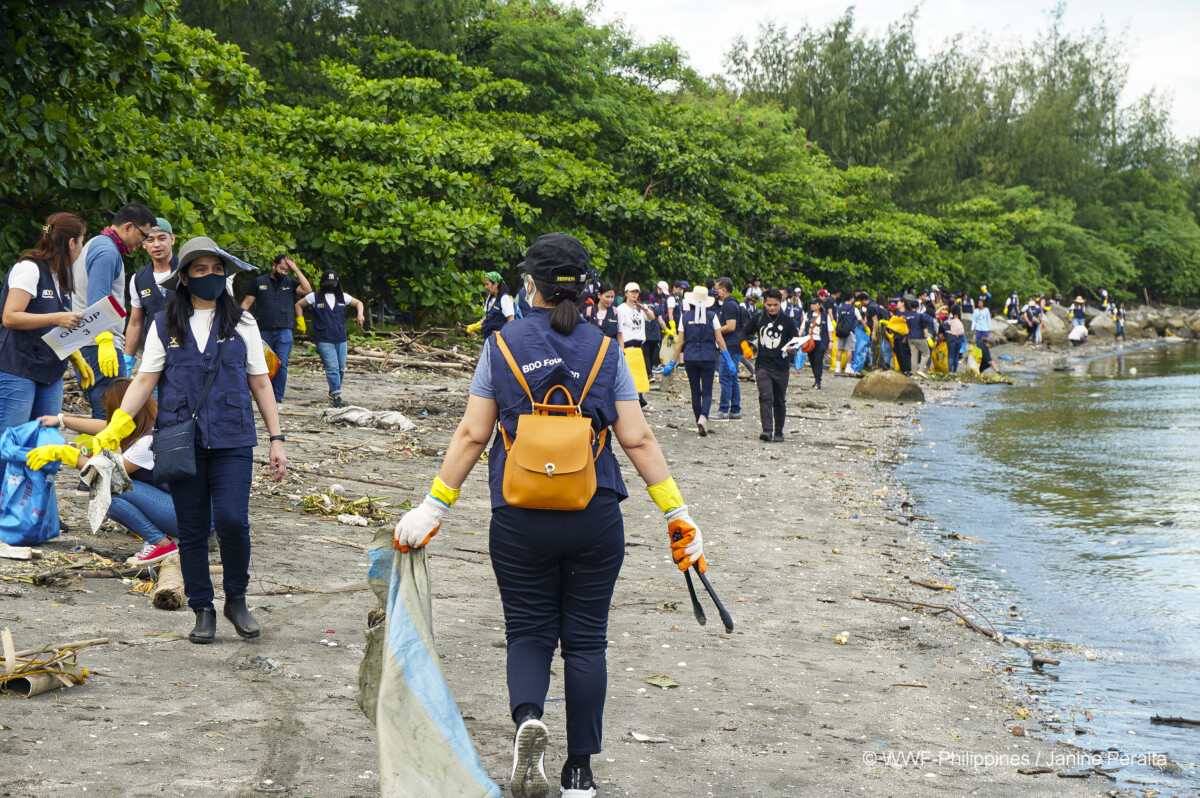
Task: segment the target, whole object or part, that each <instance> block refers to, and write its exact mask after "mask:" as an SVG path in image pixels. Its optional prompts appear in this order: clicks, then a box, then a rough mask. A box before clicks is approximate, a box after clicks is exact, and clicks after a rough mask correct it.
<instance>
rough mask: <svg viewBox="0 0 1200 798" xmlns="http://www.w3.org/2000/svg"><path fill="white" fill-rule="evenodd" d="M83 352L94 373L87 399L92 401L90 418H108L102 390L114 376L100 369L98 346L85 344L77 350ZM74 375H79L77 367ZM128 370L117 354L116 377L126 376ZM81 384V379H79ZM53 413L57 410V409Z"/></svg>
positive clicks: (105, 389) (104, 389) (103, 390)
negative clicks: (103, 372) (94, 376)
mask: <svg viewBox="0 0 1200 798" xmlns="http://www.w3.org/2000/svg"><path fill="white" fill-rule="evenodd" d="M79 351H80V352H81V353H83V359H84V360H86V361H87V364H88V365H89V366H91V367H92V373H93V374H95V375H96V384H95V385H93V386H92V387H91V388H89V389H88V391H87V395H88V401H89V402H91V403H92V418H108V414H107V413H105V412H104V392H105V391H107V390H108V386H109V385H110V384H111V383H112V381H113V380H114V379H116V377H105V376H104V374H102V373H101V371H100V358H99V354H98V353H99V351H100V347H99V346H85V347H84V348H83V349H80V350H79ZM75 374H76V376H78V375H79V369H75ZM128 376H129V370H128V369H127V368H126V367H125V358H123V357H121V355H120V354H119V353H118V354H117V377H128ZM80 384H81V385H82V384H83V382H82V380H81V381H80ZM54 412H55V413H57V412H59V411H57V410H55V411H54Z"/></svg>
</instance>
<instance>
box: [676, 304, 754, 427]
mask: <svg viewBox="0 0 1200 798" xmlns="http://www.w3.org/2000/svg"><path fill="white" fill-rule="evenodd" d="M716 301H717V300H716V298H715V297H711V296H709V295H708V289H707V288H705V287H704V286H702V285H698V286H696V287H695V288H693V289H692V292H691V293H690V294H687V295H685V296H684V298H683V315H682V316H681V317H680V318H679V323H678V326H677V327H676V328H675V329H676V332H677V333H678V335H677V336H676V339H675V351H674V353H673V354H672V355H671V362H670V363H668V364H667V365H666V366H664V367H663V376H664V377H669V376H671V372H673V371H674V370H675V368H676V366H677V365H678V364H679V363H683V370H684V371H686V372H687V378H688V385H689V386H691V389H692V415H694V416H695V417H696V432H698V433H700V437H705V436H707V435H708V432H709V430H708V414H709V412H710V411H711V410H712V388H713V376H714V375H715V373H716V368H717V357H718V354H719V356H720V359H721V362H722V363H724V364H725V368H726V369H730V370H734V369H736V367H735V366H734V365H733V358H732V357H731V356H730V354H729V350H728V349H726V348H725V337H724V336H723V335H721V314H719V313H717V312H716V311H715V310H712V306H713V304H715V303H716Z"/></svg>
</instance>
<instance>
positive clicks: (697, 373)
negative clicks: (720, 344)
mask: <svg viewBox="0 0 1200 798" xmlns="http://www.w3.org/2000/svg"><path fill="white" fill-rule="evenodd" d="M683 370H684V371H686V372H687V378H688V385H689V386H691V389H692V415H694V416H695V417H696V420H697V421H699V420H700V416H704V417H705V418H708V416H709V411H710V410H711V409H712V387H713V375H715V374H716V373H717V364H716V362H715V361H712V360H703V361H696V362H693V361H691V360H685V361H683Z"/></svg>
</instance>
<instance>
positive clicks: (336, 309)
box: [289, 292, 349, 344]
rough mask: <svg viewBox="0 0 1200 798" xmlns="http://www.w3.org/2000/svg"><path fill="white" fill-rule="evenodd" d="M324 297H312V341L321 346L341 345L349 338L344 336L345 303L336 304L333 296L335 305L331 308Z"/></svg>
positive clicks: (335, 295) (336, 301) (322, 295)
mask: <svg viewBox="0 0 1200 798" xmlns="http://www.w3.org/2000/svg"><path fill="white" fill-rule="evenodd" d="M325 296H326V295H325V293H324V292H318V293H317V295H316V296H315V297H313V300H314V302H315V304H314V305H313V340H314V341H317V342H318V343H323V344H340V343H343V342H345V341H346V340H347V339H348V338H349V336H347V335H346V303H345V302H338V298H337V294H333V295H332V296H333V301H334V302H335V303H336V304H334V305H332V306H331V305H330V304H329V302H328V301H326V299H325ZM293 307H294V306H293ZM289 326H290V325H289Z"/></svg>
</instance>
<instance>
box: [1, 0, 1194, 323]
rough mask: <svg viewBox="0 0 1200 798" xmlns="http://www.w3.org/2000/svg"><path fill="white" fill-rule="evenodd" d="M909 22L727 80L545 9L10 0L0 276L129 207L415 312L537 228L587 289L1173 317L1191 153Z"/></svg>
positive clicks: (463, 295)
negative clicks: (695, 287) (599, 277)
mask: <svg viewBox="0 0 1200 798" xmlns="http://www.w3.org/2000/svg"><path fill="white" fill-rule="evenodd" d="M912 24H913V23H912V22H911V21H910V22H909V23H907V24H906V25H902V26H899V27H897V28H895V29H893V30H892V31H891V32H889V34H888V36H887V37H886V38H884V39H882V40H879V41H876V40H872V39H869V38H867V37H865V36H864V35H862V34H857V33H855V32H854V28H853V21H852V18H850V17H847V18H846V19H845V20H843V21H842V22H840V23H838V24H837V25H835V26H834V27H833V28H831V29H830V30H828V31H813V30H808V29H804V30H802V31H801V32H800V33H799V34H796V35H790V34H787V33H786V31H782V30H779V29H775V28H765V29H764V31H763V35H762V36H761V37H760V39H759V41H758V43H757V44H756V46H755V47H754V49H753V50H752V49H751V48H750V47H749V46H747V45H745V44H739V45H737V46H736V47H735V48H734V50H733V51H732V53H731V55H730V70H731V76H732V81H733V82H732V83H731V84H730V85H729V86H725V85H714V84H712V83H711V82H706V81H704V80H701V79H700V78H698V77H697V76H696V75H695V73H694V72H692V71H691V70H690V69H689V68H688V67H687V64H686V58H685V57H684V55H683V54H682V53H680V52H679V51H678V50H677V49H676V48H675V47H674V46H673V45H671V44H670V43H668V42H658V43H654V44H651V45H644V44H642V43H640V42H638V41H637V40H636V38H635V37H633V36H632V35H631V34H630V33H629V31H627V30H626V29H624V28H623V27H621V26H620V25H599V24H597V23H596V22H594V21H593V19H592V15H591V11H590V10H588V9H583V10H580V9H576V8H572V7H560V6H559V5H556V4H554V3H552V2H550V1H549V0H510V1H509V2H500V1H499V0H436V2H415V0H359V1H358V2H354V3H350V2H347V1H346V0H288V1H287V2H284V0H135V2H117V1H116V0H47V1H46V2H32V1H31V2H26V3H21V2H15V3H7V4H4V5H0V29H3V30H4V31H5V33H4V36H5V37H6V41H5V43H4V44H5V47H4V53H3V55H2V56H0V57H2V58H3V59H4V65H3V72H2V73H0V99H2V100H3V109H2V110H0V134H2V137H0V254H2V255H3V257H4V259H5V260H6V261H7V262H9V263H11V262H12V259H13V257H14V256H15V255H16V253H17V252H19V251H20V250H21V249H23V248H25V247H27V246H28V245H29V244H31V243H32V242H33V240H34V239H35V237H36V236H35V234H36V231H37V228H38V226H40V224H41V222H42V220H43V219H44V218H45V216H46V215H48V214H49V213H50V212H52V211H54V210H59V209H65V210H73V211H76V212H80V213H83V214H84V215H85V216H86V217H87V218H88V221H89V224H90V225H91V227H92V229H93V230H96V229H98V228H99V227H100V226H101V225H102V224H103V223H104V222H105V221H106V219H107V218H110V217H111V213H112V212H113V211H114V210H115V209H116V208H117V207H119V206H120V205H121V204H122V203H124V202H128V201H140V202H144V203H146V204H147V205H149V206H150V207H151V208H152V209H154V210H155V211H156V212H158V213H159V214H160V215H163V216H167V217H169V218H170V219H171V220H172V222H173V223H174V225H175V229H176V231H177V232H178V233H181V234H182V235H184V236H186V235H195V234H199V233H201V232H203V233H205V234H208V235H212V236H214V237H216V238H217V239H218V240H219V241H222V242H223V243H224V244H226V245H227V246H230V247H232V248H234V249H236V250H239V251H241V252H243V253H244V254H245V256H246V257H248V258H249V259H250V260H253V261H257V262H258V263H263V262H264V261H265V260H266V259H268V258H269V256H270V255H272V254H273V253H275V252H277V251H281V250H283V249H287V250H290V251H292V252H294V253H295V254H296V256H297V260H298V261H300V262H301V263H302V264H303V265H306V266H307V267H308V268H320V267H324V266H329V267H333V268H336V269H338V270H340V271H341V272H342V273H343V275H344V276H345V278H346V281H347V282H348V283H349V285H350V286H351V287H352V290H353V291H354V292H355V293H360V292H361V293H362V294H364V295H369V296H372V297H376V298H386V299H387V300H388V301H389V302H393V303H398V304H400V305H401V306H403V307H406V308H408V309H410V310H412V311H413V312H414V313H416V314H418V315H424V314H433V315H436V316H442V317H455V316H466V315H471V314H472V313H473V311H472V310H471V309H470V307H469V306H470V304H471V302H470V298H471V297H472V295H473V294H475V293H476V292H477V290H478V274H479V272H480V271H481V270H487V269H492V268H499V269H501V270H502V271H504V270H509V273H510V274H511V269H512V267H513V265H514V264H515V263H516V262H517V261H519V260H520V257H521V253H522V252H523V251H524V248H525V247H526V246H528V244H529V243H530V242H531V241H532V240H533V239H534V238H536V237H537V236H538V235H539V234H541V233H543V232H547V231H550V230H565V231H568V232H571V233H573V234H575V235H576V236H578V237H579V238H580V239H581V240H583V241H584V242H585V243H586V244H587V245H588V247H589V249H591V251H592V252H593V256H594V258H595V260H596V262H597V264H598V266H599V267H600V268H601V269H602V270H603V271H604V272H605V274H606V276H608V277H610V278H612V279H613V280H614V281H623V280H625V279H629V278H633V279H643V280H644V279H648V278H650V277H655V278H658V277H662V278H668V279H670V278H677V277H687V278H690V279H693V280H694V279H696V278H702V277H705V276H717V275H718V274H732V275H733V276H735V277H738V278H748V277H750V276H751V275H761V276H763V277H764V278H766V279H768V280H771V279H776V278H777V279H780V280H782V279H787V280H789V281H796V282H799V283H801V284H806V285H813V284H825V285H830V284H839V285H841V284H845V285H851V284H852V285H854V286H858V285H862V286H865V287H868V288H870V289H872V290H873V289H876V288H879V289H895V288H898V287H900V286H902V285H908V284H918V283H927V282H931V281H932V282H939V283H949V284H950V285H952V286H955V287H958V286H962V287H972V288H973V287H974V284H975V283H979V282H985V283H987V284H989V286H990V287H992V289H993V291H997V290H1006V289H1008V288H1018V289H1020V290H1023V291H1028V290H1035V289H1057V290H1061V291H1064V292H1065V291H1073V290H1076V289H1077V288H1078V289H1095V288H1099V287H1101V286H1104V287H1108V288H1110V289H1116V290H1123V291H1130V292H1132V291H1140V289H1141V287H1142V286H1146V287H1147V288H1148V289H1149V290H1150V291H1151V292H1152V293H1153V294H1155V295H1157V296H1160V297H1164V298H1182V297H1191V296H1195V295H1196V294H1197V293H1200V229H1198V228H1197V225H1196V216H1195V212H1196V209H1197V207H1198V206H1197V202H1198V200H1200V147H1198V146H1197V144H1196V142H1192V143H1190V144H1189V145H1187V146H1180V145H1178V144H1176V143H1175V142H1174V141H1173V140H1172V139H1171V138H1170V136H1169V135H1168V134H1167V132H1166V131H1167V119H1166V115H1165V111H1163V110H1162V109H1161V108H1160V107H1159V105H1158V104H1157V103H1156V102H1155V101H1154V100H1153V98H1150V99H1147V100H1146V101H1144V102H1143V103H1141V104H1139V105H1138V106H1136V107H1134V108H1119V107H1117V106H1116V105H1115V102H1116V99H1115V97H1116V93H1119V88H1120V85H1119V84H1120V79H1121V78H1122V76H1123V72H1122V67H1121V66H1120V63H1121V62H1120V59H1119V57H1118V56H1120V50H1119V48H1117V47H1116V46H1115V45H1112V44H1110V43H1109V42H1108V41H1107V39H1105V38H1104V37H1103V35H1102V33H1100V34H1094V35H1091V36H1089V37H1084V38H1083V39H1082V40H1071V39H1067V38H1065V37H1063V36H1062V35H1061V34H1060V33H1058V32H1057V31H1056V30H1054V31H1051V33H1049V34H1047V39H1046V41H1044V42H1039V43H1038V44H1036V45H1034V46H1033V47H1032V48H1031V49H1030V50H1029V51H1028V52H1025V51H1023V52H1021V53H1016V54H1010V55H1011V58H1010V59H1009V60H1008V61H1002V62H995V63H998V64H999V66H985V65H987V64H992V63H993V62H994V59H992V58H990V57H988V56H987V55H986V54H985V53H983V52H982V51H980V52H975V51H972V52H970V53H968V52H966V51H965V50H960V49H957V48H956V49H952V50H951V51H950V52H948V53H946V54H942V55H939V56H937V57H935V58H933V59H925V60H922V59H920V58H918V57H917V56H916V55H915V49H914V48H913V47H912ZM1050 53H1059V54H1060V56H1061V57H1058V56H1056V57H1051V55H1050ZM815 66H820V67H821V68H820V69H816V68H814V67H815ZM1006 81H1007V82H1006ZM1064 86H1065V88H1064ZM1114 92H1116V93H1114ZM1085 112H1086V113H1085ZM1114 114H1115V116H1114ZM1114 118H1117V119H1118V122H1117V123H1116V124H1117V127H1116V128H1114V127H1113V124H1114V123H1112V121H1111V120H1112V119H1114ZM806 131H807V136H806ZM1039 131H1041V133H1039ZM1085 134H1086V135H1085ZM132 265H133V264H132V263H131V266H132ZM968 282H969V283H970V284H971V285H970V286H968Z"/></svg>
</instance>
